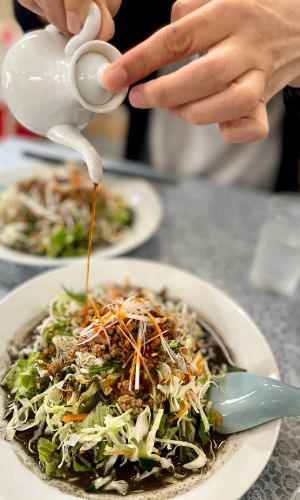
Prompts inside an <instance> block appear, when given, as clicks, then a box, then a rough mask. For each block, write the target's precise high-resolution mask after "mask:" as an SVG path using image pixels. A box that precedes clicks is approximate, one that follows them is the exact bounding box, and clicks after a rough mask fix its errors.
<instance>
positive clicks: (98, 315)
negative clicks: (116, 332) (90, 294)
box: [92, 299, 103, 325]
mask: <svg viewBox="0 0 300 500" xmlns="http://www.w3.org/2000/svg"><path fill="white" fill-rule="evenodd" d="M92 306H93V309H94V312H95V314H96V317H97V319H98V320H99V323H100V325H103V319H102V318H101V316H100V313H99V311H98V309H97V304H96V302H95V301H94V299H92Z"/></svg>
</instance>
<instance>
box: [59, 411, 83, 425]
mask: <svg viewBox="0 0 300 500" xmlns="http://www.w3.org/2000/svg"><path fill="white" fill-rule="evenodd" d="M87 416H88V413H78V414H77V415H64V416H63V418H62V420H63V422H64V423H65V424H66V423H68V422H82V421H83V420H84V419H85V418H86V417H87Z"/></svg>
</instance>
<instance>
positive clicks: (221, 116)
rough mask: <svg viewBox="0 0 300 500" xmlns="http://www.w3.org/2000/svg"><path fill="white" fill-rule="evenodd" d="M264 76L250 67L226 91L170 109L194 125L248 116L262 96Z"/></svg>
mask: <svg viewBox="0 0 300 500" xmlns="http://www.w3.org/2000/svg"><path fill="white" fill-rule="evenodd" d="M265 85H266V81H265V77H264V75H263V73H262V72H261V71H259V70H251V71H249V72H248V73H246V74H245V75H243V76H242V77H240V78H238V79H237V80H236V81H235V82H233V83H232V84H231V85H230V86H229V87H228V88H227V89H226V90H224V91H222V92H218V93H217V94H214V95H212V96H209V97H206V98H204V99H201V100H198V101H195V102H192V103H190V104H186V105H183V106H178V107H176V108H173V110H172V112H173V113H174V114H176V115H177V116H178V117H180V118H182V119H183V120H185V121H187V122H189V123H193V124H196V125H204V124H208V123H222V122H227V121H231V120H235V119H238V118H241V117H244V116H251V113H252V112H253V111H254V110H255V109H257V107H258V106H259V103H260V102H261V100H262V99H263V96H264V91H265Z"/></svg>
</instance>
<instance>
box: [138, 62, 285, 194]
mask: <svg viewBox="0 0 300 500" xmlns="http://www.w3.org/2000/svg"><path fill="white" fill-rule="evenodd" d="M181 65H182V64H181ZM177 68H178V64H177V65H171V66H168V68H165V69H164V70H163V72H162V74H166V73H168V72H170V71H174V69H177ZM268 112H269V121H270V133H269V136H268V137H267V139H265V140H264V141H260V142H255V143H250V144H230V143H227V142H225V141H224V140H223V139H222V137H221V134H220V131H219V128H218V126H217V125H205V126H203V125H202V126H196V125H191V124H189V123H186V122H184V121H182V120H180V119H178V118H175V117H174V116H173V115H171V114H170V113H169V112H168V111H167V110H165V109H155V110H152V111H151V115H150V116H151V117H150V131H149V137H148V145H149V151H150V160H151V163H152V164H153V165H154V166H155V167H156V168H157V169H159V170H163V171H168V170H172V171H175V172H177V173H184V174H188V175H195V174H201V175H203V176H205V177H208V178H210V179H212V180H213V181H215V182H217V183H219V184H222V185H227V184H233V183H237V184H243V185H246V186H252V187H259V188H265V189H270V188H272V186H273V184H274V181H275V178H276V174H277V169H278V165H279V159H280V154H281V147H282V120H283V113H284V104H283V101H282V96H281V95H277V96H275V97H274V98H273V99H272V100H271V102H270V103H269V105H268Z"/></svg>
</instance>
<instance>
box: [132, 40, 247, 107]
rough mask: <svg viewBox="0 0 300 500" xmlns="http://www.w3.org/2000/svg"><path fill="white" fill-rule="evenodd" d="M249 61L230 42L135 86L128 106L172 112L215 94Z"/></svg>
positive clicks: (245, 66)
mask: <svg viewBox="0 0 300 500" xmlns="http://www.w3.org/2000/svg"><path fill="white" fill-rule="evenodd" d="M250 67H251V66H250V59H249V58H247V57H245V51H244V50H243V49H242V47H236V46H235V45H234V43H233V42H232V41H231V40H228V41H226V42H224V43H222V44H219V45H218V46H217V47H215V48H214V49H213V50H211V51H210V52H208V53H207V54H206V55H205V56H203V57H201V58H199V59H197V60H196V61H193V62H191V63H189V64H187V65H186V66H184V67H183V68H181V69H179V70H177V71H175V72H173V73H171V74H169V75H166V76H162V77H160V78H157V79H155V80H152V81H150V82H148V83H145V84H143V85H138V86H137V87H135V88H133V89H132V90H131V92H130V95H129V98H130V103H131V104H132V106H134V107H138V108H160V107H161V108H172V107H174V106H178V105H182V104H185V103H188V102H193V101H196V100H198V99H201V98H203V97H206V96H208V95H210V94H215V93H216V92H219V91H220V90H221V89H223V88H224V87H225V86H227V85H228V84H229V83H230V82H232V81H234V80H236V79H237V78H238V77H239V76H240V75H242V74H244V73H246V72H247V71H248V70H249V69H250Z"/></svg>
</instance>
